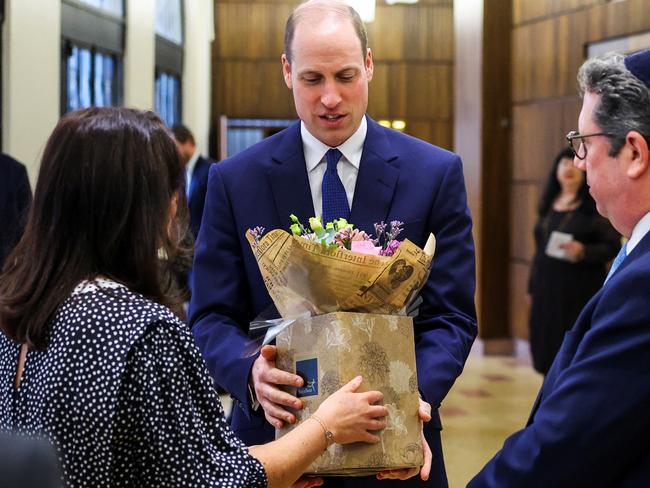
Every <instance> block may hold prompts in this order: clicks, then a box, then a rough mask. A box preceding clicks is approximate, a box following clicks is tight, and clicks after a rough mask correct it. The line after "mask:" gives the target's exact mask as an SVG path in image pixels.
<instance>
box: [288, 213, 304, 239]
mask: <svg viewBox="0 0 650 488" xmlns="http://www.w3.org/2000/svg"><path fill="white" fill-rule="evenodd" d="M292 217H293V215H292ZM289 229H291V233H292V234H293V235H294V236H299V235H301V232H300V224H291V227H289Z"/></svg>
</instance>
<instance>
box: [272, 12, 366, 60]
mask: <svg viewBox="0 0 650 488" xmlns="http://www.w3.org/2000/svg"><path fill="white" fill-rule="evenodd" d="M314 13H319V14H321V15H319V16H318V17H319V18H322V17H323V16H324V15H326V14H334V15H337V16H339V17H342V18H344V19H348V20H349V21H350V22H351V23H352V27H354V31H355V32H356V34H357V37H358V38H359V42H360V43H361V56H362V57H363V58H364V59H365V58H366V52H367V51H368V33H367V32H366V26H365V25H364V24H363V21H362V20H361V17H359V14H358V13H357V11H356V10H354V9H353V8H352V7H351V6H349V5H348V4H346V3H344V2H341V1H339V0H311V1H308V2H305V3H302V4H300V5H298V6H297V7H296V8H295V9H294V11H293V12H292V13H291V15H290V16H289V18H288V19H287V24H286V26H285V29H284V54H285V55H286V57H287V61H289V63H291V43H292V42H293V36H294V34H295V32H296V26H297V25H298V23H299V22H300V21H301V20H303V19H304V18H306V17H308V16H309V15H310V14H311V15H313V14H314Z"/></svg>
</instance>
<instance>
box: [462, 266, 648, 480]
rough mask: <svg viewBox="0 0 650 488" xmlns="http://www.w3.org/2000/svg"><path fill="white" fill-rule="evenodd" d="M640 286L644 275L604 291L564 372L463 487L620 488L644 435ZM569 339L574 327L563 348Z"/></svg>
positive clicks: (643, 452) (644, 309) (644, 316)
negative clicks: (523, 424) (524, 424)
mask: <svg viewBox="0 0 650 488" xmlns="http://www.w3.org/2000/svg"><path fill="white" fill-rule="evenodd" d="M648 280H650V273H648V272H646V273H645V276H643V277H639V276H638V274H637V276H636V277H631V278H629V279H626V280H619V281H618V282H616V283H614V282H613V281H612V282H610V283H609V284H608V287H609V286H610V285H611V286H612V288H611V289H608V290H605V291H604V292H603V295H602V296H601V297H600V300H599V302H598V305H597V306H596V308H595V309H594V311H593V315H592V316H591V317H582V320H590V321H591V323H590V324H589V325H590V327H589V329H588V330H587V332H586V333H585V334H584V336H583V337H582V338H581V339H580V341H579V344H578V346H577V349H576V351H575V355H574V356H573V358H572V359H571V361H570V362H569V365H568V366H567V367H566V368H565V369H563V370H562V371H561V372H559V374H558V375H557V378H556V379H555V381H554V383H553V384H552V385H544V387H543V390H542V391H543V392H544V396H543V397H542V398H541V402H540V404H539V407H538V409H537V411H536V412H535V414H534V417H533V419H532V421H531V422H530V423H529V425H528V426H527V427H526V428H525V429H523V430H520V431H519V432H517V433H515V434H514V435H512V436H511V437H510V438H508V439H507V440H506V442H505V444H504V446H503V448H502V449H501V451H499V452H498V453H497V454H496V456H495V457H494V458H493V459H492V460H491V461H490V462H489V463H488V464H487V465H486V466H485V467H484V468H483V470H482V471H481V472H480V473H479V474H478V475H477V476H476V477H475V478H474V479H473V480H472V481H471V482H470V483H469V485H468V486H469V487H471V488H479V487H519V486H526V487H531V488H534V487H547V486H554V487H555V486H557V487H564V486H566V487H569V486H571V487H573V486H589V487H592V488H596V487H605V486H623V483H622V480H623V479H624V478H625V477H626V476H628V475H629V474H630V473H631V472H634V471H633V470H634V469H635V468H634V466H639V465H640V464H641V465H642V464H643V458H644V457H647V454H648V433H649V432H650V415H648V412H650V370H649V369H648V352H649V351H650V326H649V325H650V324H649V322H650V315H649V314H648V306H647V296H646V295H647V292H646V291H645V289H644V288H643V287H642V286H640V284H641V283H647V282H648ZM580 320H581V319H580V318H579V319H578V321H579V322H578V323H577V324H576V326H578V325H579V324H580ZM576 333H577V332H576V331H575V327H574V330H572V331H570V332H569V333H568V335H567V337H566V338H565V344H566V343H567V341H571V340H573V339H574V338H573V337H572V335H574V334H576ZM576 340H577V338H576ZM563 351H564V347H563V349H561V350H560V353H559V358H562V357H563ZM556 361H557V359H556ZM552 372H553V369H552V370H551V372H549V376H550V375H551V373H552ZM547 390H548V392H547ZM646 463H647V461H646ZM645 469H647V465H646V468H645ZM625 486H628V485H625Z"/></svg>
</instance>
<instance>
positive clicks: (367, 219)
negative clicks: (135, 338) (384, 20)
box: [190, 0, 476, 487]
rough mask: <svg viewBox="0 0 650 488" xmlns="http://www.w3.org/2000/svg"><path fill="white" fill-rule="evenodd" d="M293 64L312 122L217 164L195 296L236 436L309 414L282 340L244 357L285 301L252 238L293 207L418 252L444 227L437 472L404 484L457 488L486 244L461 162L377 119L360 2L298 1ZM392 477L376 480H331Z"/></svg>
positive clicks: (427, 319) (436, 371)
mask: <svg viewBox="0 0 650 488" xmlns="http://www.w3.org/2000/svg"><path fill="white" fill-rule="evenodd" d="M282 66H283V74H284V80H285V83H286V84H287V86H288V88H289V89H291V90H292V91H293V96H294V102H295V106H296V111H297V112H298V116H299V117H300V119H301V120H300V121H299V122H297V123H295V124H294V125H292V126H290V127H289V128H287V129H285V130H283V131H281V132H279V133H277V134H274V135H273V136H271V137H269V138H267V139H265V140H264V141H262V142H260V143H258V144H256V145H255V146H253V147H251V148H249V149H247V150H245V151H243V152H241V153H239V154H237V155H235V156H233V157H232V158H229V159H228V160H225V161H223V162H220V163H219V164H217V165H214V166H212V168H211V169H210V178H209V183H208V194H207V198H206V207H205V214H204V219H203V224H202V227H201V231H200V233H199V238H198V241H197V246H196V253H195V261H194V280H193V289H194V290H195V291H194V294H193V296H192V300H191V302H190V324H191V326H192V330H193V333H194V336H195V340H196V343H197V345H198V346H199V348H200V349H201V351H202V353H203V355H204V357H205V359H206V363H207V366H208V369H209V371H210V372H211V374H212V375H213V377H214V379H215V381H216V382H217V383H218V384H219V385H220V386H222V387H223V388H225V389H226V390H227V391H228V392H229V393H230V394H231V395H232V396H233V397H234V398H235V399H236V406H235V407H234V409H233V416H232V427H233V430H234V431H235V433H236V434H237V435H238V436H239V437H240V438H241V439H242V440H244V442H246V443H247V444H249V445H250V444H259V443H262V442H267V441H269V440H271V439H272V438H273V436H274V430H273V426H274V425H275V426H279V425H282V424H283V422H293V421H295V416H294V415H293V414H291V413H290V412H289V411H287V410H286V407H288V406H295V407H299V406H300V403H299V400H298V399H297V398H295V397H293V396H291V395H289V394H288V393H285V392H283V391H281V390H280V389H279V388H278V385H294V386H295V385H297V384H300V383H302V380H301V378H300V377H299V376H296V375H293V374H290V373H288V372H284V371H281V370H279V369H277V368H275V348H274V347H272V346H268V347H267V348H265V349H264V350H263V351H262V354H261V355H259V356H256V357H252V358H246V357H244V349H245V344H246V342H247V331H248V325H249V322H250V321H251V320H252V319H254V318H255V317H256V316H257V315H258V314H259V313H260V312H262V311H263V310H265V309H266V308H267V307H269V306H270V305H272V301H271V298H270V297H269V295H268V293H267V291H266V288H265V286H264V283H263V281H262V278H261V275H260V272H259V269H258V266H257V263H256V261H255V258H254V257H253V254H252V252H251V250H250V246H249V244H248V242H247V240H246V238H245V236H244V234H245V232H246V230H247V229H249V228H250V229H252V228H254V227H256V226H262V227H265V228H266V229H267V230H271V229H275V228H285V229H287V228H288V226H289V224H290V220H289V215H290V214H291V213H293V214H295V215H297V216H298V217H299V218H300V219H301V220H302V222H305V223H306V222H307V220H308V218H309V217H310V216H314V215H318V216H320V215H322V216H323V220H324V221H330V220H333V219H334V218H338V217H346V218H348V220H349V221H350V222H351V223H353V224H354V225H355V226H356V227H358V228H359V229H361V230H365V231H366V232H368V233H371V234H372V233H374V223H379V222H381V221H385V222H390V221H393V220H400V221H403V222H404V223H405V224H404V232H403V234H402V235H400V239H402V238H407V239H409V240H411V241H412V242H414V243H415V244H417V245H419V246H424V244H425V242H426V240H427V237H428V236H429V234H430V233H431V232H433V233H434V234H435V236H436V238H437V242H438V245H437V250H436V256H435V258H434V260H433V266H432V270H431V274H430V277H429V279H428V281H427V282H426V284H425V286H424V288H423V290H422V292H421V295H422V298H423V303H422V305H421V306H420V309H419V316H418V317H417V318H416V319H415V322H414V326H415V341H416V360H417V368H418V381H419V387H420V391H421V395H422V397H423V399H424V400H425V401H426V402H428V403H424V402H423V403H422V404H421V409H420V410H421V413H420V415H421V417H422V418H423V419H424V420H429V418H430V417H429V414H428V411H429V410H430V406H429V404H431V406H433V411H432V412H431V421H429V422H428V423H427V424H426V425H425V427H424V434H425V437H426V439H427V441H428V444H429V446H430V447H431V450H432V451H433V464H432V466H431V473H430V479H429V481H428V482H425V481H422V480H420V479H419V478H417V477H414V478H411V479H409V480H408V481H405V482H403V485H404V486H436V487H442V486H446V485H447V480H446V474H445V469H444V462H443V457H442V447H441V443H440V430H441V424H440V417H439V415H438V407H439V405H440V403H441V402H442V400H443V398H444V397H445V395H446V394H447V392H448V391H449V389H450V388H451V386H452V384H453V383H454V381H455V379H456V377H457V376H458V375H459V374H460V372H461V371H462V369H463V365H464V363H465V360H466V358H467V355H468V353H469V350H470V347H471V345H472V342H473V340H474V338H475V336H476V314H475V307H474V284H475V277H474V247H473V242H472V234H471V219H470V215H469V210H468V208H467V201H466V193H465V184H464V180H463V172H462V164H461V161H460V158H459V157H458V156H457V155H455V154H453V153H450V152H448V151H445V150H443V149H440V148H438V147H435V146H432V145H430V144H427V143H425V142H423V141H420V140H417V139H415V138H412V137H409V136H407V135H404V134H401V133H399V132H397V131H394V130H391V129H386V128H384V127H381V126H380V125H379V124H377V123H376V122H374V121H373V120H372V119H371V118H370V117H368V116H367V115H366V108H367V104H368V82H369V81H370V80H371V79H372V74H373V61H372V53H371V51H370V49H368V48H367V37H366V32H365V27H364V26H363V22H362V21H361V19H360V18H359V16H358V14H357V13H356V12H355V11H354V10H353V9H352V8H351V7H349V6H348V5H346V4H344V3H342V2H336V1H330V2H328V1H323V0H312V1H310V2H307V3H305V4H302V5H301V6H299V7H298V8H297V9H296V11H295V12H294V13H293V14H292V16H291V17H290V19H289V21H288V22H287V30H286V33H285V54H284V55H283V56H282ZM257 402H259V404H258V403H257ZM259 405H261V407H262V408H256V407H258V406H259ZM334 440H335V441H336V439H334ZM426 464H428V463H426ZM426 464H425V468H424V469H423V472H422V473H421V475H422V476H423V477H425V478H426V477H427V473H426V472H425V471H428V466H427V465H426ZM416 472H417V470H415V471H410V472H409V473H397V474H396V473H394V474H393V475H397V476H401V477H406V476H411V475H413V474H416ZM390 483H391V482H390V481H389V482H383V481H378V480H377V479H376V478H375V477H366V478H342V479H338V480H337V479H328V480H327V483H326V484H327V486H350V487H352V486H354V487H367V486H386V484H390Z"/></svg>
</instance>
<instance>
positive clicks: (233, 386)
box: [190, 165, 255, 415]
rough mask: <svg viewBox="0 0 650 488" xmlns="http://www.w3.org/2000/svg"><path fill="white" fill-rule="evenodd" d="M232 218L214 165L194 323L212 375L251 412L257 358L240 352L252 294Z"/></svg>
mask: <svg viewBox="0 0 650 488" xmlns="http://www.w3.org/2000/svg"><path fill="white" fill-rule="evenodd" d="M234 222H235V219H234V218H233V214H232V207H231V204H230V199H229V196H228V194H227V190H226V187H225V185H224V182H223V179H222V176H221V173H220V171H219V166H218V165H212V167H211V168H210V176H209V179H208V192H207V196H206V201H205V209H204V215H203V221H202V225H201V230H200V231H199V236H198V239H197V242H196V247H195V256H194V265H193V275H192V299H191V303H190V327H191V328H192V332H193V334H194V339H195V342H196V345H197V346H198V348H199V350H200V351H201V353H202V354H203V357H204V358H205V361H206V363H207V366H208V370H209V372H210V374H211V375H212V377H213V378H214V379H215V381H216V382H217V384H218V385H219V386H221V387H222V388H224V389H225V390H226V391H228V392H229V393H230V394H231V395H233V396H234V397H235V398H236V399H237V400H239V402H240V403H241V405H242V406H244V407H245V411H246V413H247V415H250V414H251V411H250V408H249V399H248V376H249V374H250V370H251V367H252V365H253V362H254V361H255V357H248V358H246V357H242V351H244V350H245V348H246V347H245V346H246V343H247V342H248V338H247V330H248V321H249V320H248V319H249V318H248V315H247V310H249V309H250V306H249V303H250V297H249V294H248V286H247V281H246V276H245V274H244V265H243V256H242V251H241V247H240V243H239V236H238V235H237V229H236V227H235V224H234Z"/></svg>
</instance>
